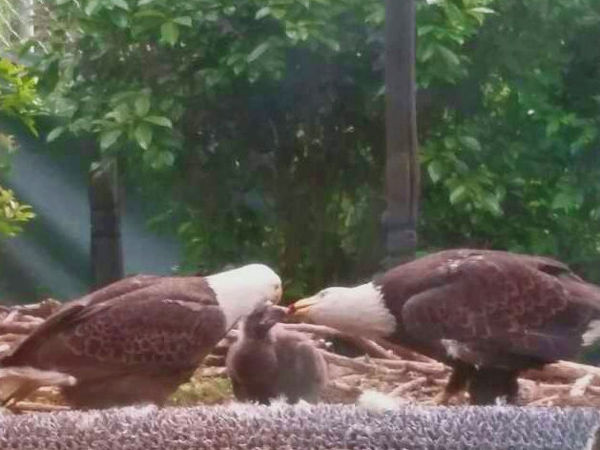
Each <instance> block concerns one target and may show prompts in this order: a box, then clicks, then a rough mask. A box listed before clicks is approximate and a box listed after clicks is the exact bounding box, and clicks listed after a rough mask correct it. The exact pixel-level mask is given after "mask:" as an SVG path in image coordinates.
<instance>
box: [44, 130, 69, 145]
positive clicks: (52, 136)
mask: <svg viewBox="0 0 600 450" xmlns="http://www.w3.org/2000/svg"><path fill="white" fill-rule="evenodd" d="M64 131H65V127H56V128H55V129H53V130H52V131H51V132H50V133H48V136H46V142H52V141H55V140H56V139H58V138H59V137H60V135H61V134H63V133H64Z"/></svg>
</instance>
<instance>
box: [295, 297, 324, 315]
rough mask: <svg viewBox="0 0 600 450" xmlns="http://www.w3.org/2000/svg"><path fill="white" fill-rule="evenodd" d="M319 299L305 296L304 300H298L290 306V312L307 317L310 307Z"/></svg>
mask: <svg viewBox="0 0 600 450" xmlns="http://www.w3.org/2000/svg"><path fill="white" fill-rule="evenodd" d="M318 301H319V300H318V299H317V298H316V297H307V298H303V299H302V300H298V301H297V302H294V303H292V304H291V305H290V306H289V314H291V315H292V316H295V317H299V318H302V317H307V316H308V314H309V312H310V308H311V307H312V306H313V305H315V304H316V303H318Z"/></svg>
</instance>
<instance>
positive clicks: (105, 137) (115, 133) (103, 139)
mask: <svg viewBox="0 0 600 450" xmlns="http://www.w3.org/2000/svg"><path fill="white" fill-rule="evenodd" d="M121 134H122V131H121V130H109V131H104V132H103V133H101V134H100V148H101V149H102V150H106V149H107V148H109V147H110V146H112V145H113V144H114V143H115V142H117V139H119V136H121Z"/></svg>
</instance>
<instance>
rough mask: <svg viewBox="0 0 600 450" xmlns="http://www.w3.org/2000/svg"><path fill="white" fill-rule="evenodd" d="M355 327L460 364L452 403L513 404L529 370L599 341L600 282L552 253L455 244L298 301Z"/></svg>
mask: <svg viewBox="0 0 600 450" xmlns="http://www.w3.org/2000/svg"><path fill="white" fill-rule="evenodd" d="M291 312H293V313H294V314H295V315H296V316H299V317H301V318H304V319H305V320H307V321H312V322H314V323H318V324H323V325H329V326H331V327H335V328H338V329H340V330H343V331H346V332H348V333H354V334H356V335H362V336H368V337H386V338H388V339H390V340H392V341H395V342H397V343H399V344H402V345H405V346H407V347H410V348H412V349H414V350H416V351H419V352H421V353H423V354H426V355H428V356H431V357H433V358H435V359H438V360H440V361H443V362H445V363H447V364H449V365H450V366H451V367H453V372H452V375H451V377H450V380H449V382H448V385H447V386H446V390H445V395H444V400H447V399H448V398H449V397H450V396H451V395H453V394H455V393H457V392H458V391H460V390H462V389H464V388H465V387H467V386H468V390H469V394H470V397H471V402H472V403H475V404H489V403H493V402H495V400H496V399H497V398H498V397H506V399H507V401H509V402H513V401H514V400H515V398H516V396H517V393H518V385H517V377H518V374H519V372H520V371H522V370H524V369H528V368H533V367H540V366H542V365H544V364H546V363H549V362H553V361H556V360H560V359H573V358H576V357H577V356H578V354H579V353H580V352H581V351H582V350H583V349H584V348H585V347H586V346H590V345H592V344H593V343H595V342H596V341H597V340H600V288H599V287H597V286H595V285H592V284H589V283H586V282H585V281H583V280H582V279H581V278H579V277H578V276H577V275H575V274H574V273H573V272H572V271H571V270H570V269H569V268H568V267H567V266H566V265H564V264H562V263H560V262H558V261H555V260H553V259H549V258H544V257H538V256H530V255H522V254H514V253H509V252H502V251H493V250H470V249H456V250H446V251H442V252H438V253H434V254H431V255H428V256H425V257H423V258H420V259H417V260H415V261H412V262H409V263H406V264H403V265H400V266H398V267H396V268H394V269H391V270H390V271H388V272H386V273H385V274H384V275H383V276H382V277H380V278H379V279H376V280H374V281H373V282H370V283H366V284H363V285H360V286H357V287H353V288H335V287H334V288H328V289H325V290H323V291H321V292H319V293H318V294H316V295H314V296H312V297H309V298H306V299H303V300H299V301H298V302H296V303H294V304H293V305H292V306H291Z"/></svg>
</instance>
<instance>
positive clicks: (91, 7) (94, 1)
mask: <svg viewBox="0 0 600 450" xmlns="http://www.w3.org/2000/svg"><path fill="white" fill-rule="evenodd" d="M98 6H100V0H90V1H89V2H88V3H87V5H86V6H85V9H84V12H85V13H86V15H88V16H91V15H92V14H94V13H95V12H96V10H97V9H98Z"/></svg>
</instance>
